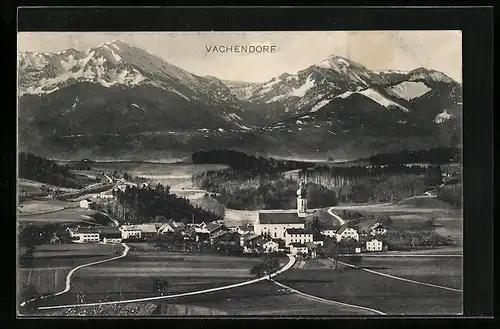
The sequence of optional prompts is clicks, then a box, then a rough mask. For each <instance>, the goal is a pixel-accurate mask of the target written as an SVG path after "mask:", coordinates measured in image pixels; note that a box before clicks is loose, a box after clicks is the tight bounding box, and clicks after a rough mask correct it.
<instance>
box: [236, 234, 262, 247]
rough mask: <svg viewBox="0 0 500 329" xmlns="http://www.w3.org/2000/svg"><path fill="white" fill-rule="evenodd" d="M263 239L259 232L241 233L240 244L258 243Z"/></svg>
mask: <svg viewBox="0 0 500 329" xmlns="http://www.w3.org/2000/svg"><path fill="white" fill-rule="evenodd" d="M262 240H263V238H262V235H259V234H244V235H240V246H250V245H258V244H259V243H260V242H262Z"/></svg>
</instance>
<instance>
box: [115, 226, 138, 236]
mask: <svg viewBox="0 0 500 329" xmlns="http://www.w3.org/2000/svg"><path fill="white" fill-rule="evenodd" d="M120 231H121V234H122V239H140V238H141V230H139V229H137V228H134V227H132V226H122V227H120Z"/></svg>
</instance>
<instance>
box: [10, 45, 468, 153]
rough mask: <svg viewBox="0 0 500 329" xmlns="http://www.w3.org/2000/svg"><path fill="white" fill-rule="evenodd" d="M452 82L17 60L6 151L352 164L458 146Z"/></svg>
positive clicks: (321, 69) (325, 71)
mask: <svg viewBox="0 0 500 329" xmlns="http://www.w3.org/2000/svg"><path fill="white" fill-rule="evenodd" d="M461 113H462V86H461V84H460V83H457V82H456V81H454V80H453V79H451V78H449V77H448V76H446V75H445V74H443V73H441V72H438V71H434V70H428V69H425V68H416V69H415V70H411V71H407V72H403V71H396V70H387V71H380V72H379V71H377V72H375V71H371V70H369V69H367V68H366V67H364V66H363V65H361V64H358V63H355V62H353V61H351V60H349V59H347V58H343V57H339V56H335V55H332V56H330V57H328V58H326V59H325V60H324V61H322V62H320V63H317V64H315V65H311V66H309V67H307V68H305V69H303V70H301V71H299V72H296V73H283V74H281V75H279V76H276V77H274V78H273V79H271V80H269V81H267V82H263V83H247V82H242V81H227V80H221V79H219V78H217V77H213V76H198V75H195V74H192V73H190V72H188V71H186V70H183V69H181V68H179V67H177V66H175V65H172V64H170V63H168V62H166V61H165V60H163V59H161V58H160V57H157V56H154V55H152V54H149V53H148V52H146V51H145V50H143V49H140V48H137V47H133V46H130V45H128V44H126V43H124V42H121V41H112V42H107V43H104V44H101V45H99V46H97V47H94V48H91V49H88V50H86V51H79V50H76V49H68V50H65V51H62V52H60V53H32V52H19V53H18V135H19V136H18V137H19V138H18V146H19V149H20V150H21V151H25V152H32V153H35V154H38V155H41V156H48V157H57V158H61V157H62V158H67V159H73V158H75V159H77V158H82V157H87V158H96V159H99V158H101V159H104V158H106V159H112V158H119V159H145V158H146V159H164V158H168V157H179V156H185V155H188V154H190V153H192V152H194V151H197V150H206V149H211V148H221V147H224V148H233V149H238V150H241V151H245V152H250V153H253V154H258V155H273V156H278V157H295V158H297V157H298V158H307V159H316V158H318V159H320V158H325V157H326V156H328V157H333V158H337V159H352V158H357V157H360V156H369V155H371V154H373V153H379V152H391V151H399V150H403V149H421V148H426V147H438V146H456V145H457V144H459V143H460V135H461V131H460V127H461Z"/></svg>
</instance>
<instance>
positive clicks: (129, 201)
mask: <svg viewBox="0 0 500 329" xmlns="http://www.w3.org/2000/svg"><path fill="white" fill-rule="evenodd" d="M114 193H115V196H116V200H115V201H113V202H111V203H108V204H107V205H106V206H104V208H103V209H100V210H102V211H104V212H106V213H108V214H110V215H111V216H112V217H114V218H121V219H123V221H124V222H127V223H134V224H140V223H150V222H153V221H154V220H155V218H156V216H164V217H165V218H167V219H173V220H175V221H181V222H185V223H191V222H192V221H193V220H194V222H195V223H201V222H206V223H208V222H211V221H214V220H221V219H222V218H221V217H220V216H217V215H216V214H214V213H212V212H209V211H206V210H204V209H202V208H201V207H197V206H193V205H192V204H190V203H189V201H188V200H187V199H185V198H181V197H178V196H177V195H175V194H172V193H170V187H169V186H163V185H161V184H158V185H156V186H155V187H149V186H148V187H144V188H137V187H127V188H126V189H125V191H123V192H122V191H120V190H118V191H116V192H114Z"/></svg>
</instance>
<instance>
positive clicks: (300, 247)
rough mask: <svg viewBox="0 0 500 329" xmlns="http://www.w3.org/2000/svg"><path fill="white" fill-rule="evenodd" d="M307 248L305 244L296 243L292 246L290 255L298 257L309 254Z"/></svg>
mask: <svg viewBox="0 0 500 329" xmlns="http://www.w3.org/2000/svg"><path fill="white" fill-rule="evenodd" d="M307 250H308V249H307V246H306V245H305V244H303V243H299V242H294V243H291V244H290V253H291V254H292V255H293V256H297V255H298V254H303V255H304V254H307Z"/></svg>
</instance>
